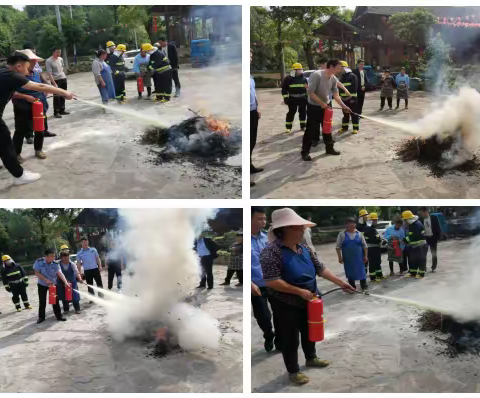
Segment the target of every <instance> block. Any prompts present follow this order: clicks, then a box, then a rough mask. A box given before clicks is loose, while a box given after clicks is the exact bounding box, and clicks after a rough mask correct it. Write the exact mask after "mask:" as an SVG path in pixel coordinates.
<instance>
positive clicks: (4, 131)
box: [0, 119, 23, 178]
mask: <svg viewBox="0 0 480 398" xmlns="http://www.w3.org/2000/svg"><path fill="white" fill-rule="evenodd" d="M0 159H2V163H3V165H4V166H5V168H6V169H7V170H8V171H9V172H10V174H11V175H13V176H14V177H17V178H18V177H21V176H22V175H23V167H22V166H21V165H20V163H18V159H17V152H16V151H15V147H14V145H13V141H12V137H11V135H10V130H9V129H8V127H7V125H6V124H5V122H4V121H3V119H0Z"/></svg>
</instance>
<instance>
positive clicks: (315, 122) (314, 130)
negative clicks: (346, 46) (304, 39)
mask: <svg viewBox="0 0 480 398" xmlns="http://www.w3.org/2000/svg"><path fill="white" fill-rule="evenodd" d="M340 71H341V65H340V61H339V60H338V59H330V60H328V62H327V69H321V70H317V71H316V72H315V73H312V75H311V76H310V80H309V81H308V89H307V92H308V103H307V127H306V129H305V134H304V135H303V140H302V159H303V160H305V161H311V160H312V158H311V157H310V149H311V148H312V146H313V147H316V146H317V145H318V142H319V141H320V125H321V124H322V123H323V118H324V115H325V111H326V109H327V108H328V102H329V96H330V93H332V95H333V98H334V99H335V101H336V102H337V104H338V105H340V106H341V108H342V109H343V111H344V112H347V113H350V112H351V110H350V108H349V107H348V106H347V105H345V104H344V103H343V102H342V100H341V98H340V96H339V94H338V88H337V83H338V79H337V78H336V77H335V75H337V74H339V73H340ZM330 128H331V126H330ZM322 133H323V134H322V136H323V143H324V144H325V152H326V153H327V154H329V155H340V152H338V151H336V150H335V149H334V147H333V145H334V143H335V142H334V141H333V138H332V133H331V129H330V130H329V131H328V132H327V131H325V129H323V131H322Z"/></svg>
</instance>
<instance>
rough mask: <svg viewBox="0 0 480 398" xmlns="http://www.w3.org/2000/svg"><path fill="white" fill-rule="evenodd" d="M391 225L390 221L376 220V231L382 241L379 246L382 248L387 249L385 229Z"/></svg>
mask: <svg viewBox="0 0 480 398" xmlns="http://www.w3.org/2000/svg"><path fill="white" fill-rule="evenodd" d="M390 225H392V222H391V221H381V220H378V223H377V232H378V234H379V235H380V238H381V239H382V243H381V248H382V250H383V249H384V250H387V241H386V240H385V231H386V230H387V228H388V227H389V226H390Z"/></svg>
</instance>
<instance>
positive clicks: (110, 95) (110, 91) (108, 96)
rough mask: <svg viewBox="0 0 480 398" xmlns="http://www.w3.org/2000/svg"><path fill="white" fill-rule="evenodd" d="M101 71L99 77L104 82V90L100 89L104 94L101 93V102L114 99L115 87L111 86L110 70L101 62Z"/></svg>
mask: <svg viewBox="0 0 480 398" xmlns="http://www.w3.org/2000/svg"><path fill="white" fill-rule="evenodd" d="M102 66H103V69H102V71H101V72H100V76H102V79H103V81H104V82H105V84H106V86H107V87H105V88H103V87H102V89H103V90H104V93H105V97H104V94H103V93H102V100H105V101H108V100H112V99H115V86H114V85H113V78H112V68H110V65H108V64H107V63H106V62H102Z"/></svg>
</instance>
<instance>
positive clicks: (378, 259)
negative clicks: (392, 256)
mask: <svg viewBox="0 0 480 398" xmlns="http://www.w3.org/2000/svg"><path fill="white" fill-rule="evenodd" d="M381 264H382V249H381V248H380V247H369V248H368V268H369V274H370V280H371V281H374V280H376V279H377V278H381V277H382V276H383V273H382V266H381Z"/></svg>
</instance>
